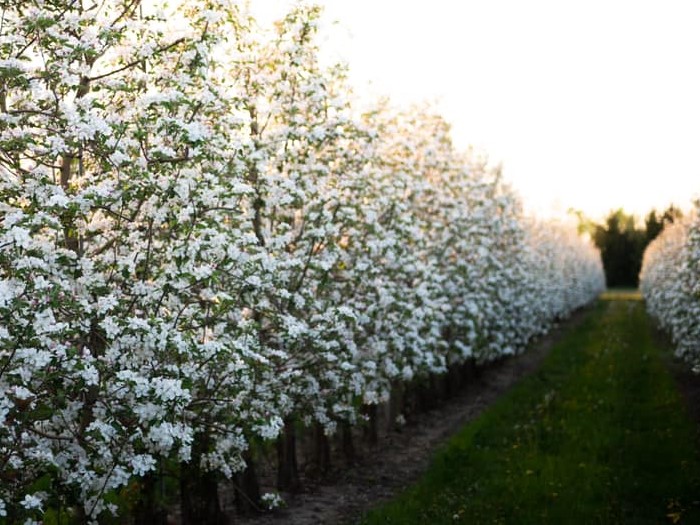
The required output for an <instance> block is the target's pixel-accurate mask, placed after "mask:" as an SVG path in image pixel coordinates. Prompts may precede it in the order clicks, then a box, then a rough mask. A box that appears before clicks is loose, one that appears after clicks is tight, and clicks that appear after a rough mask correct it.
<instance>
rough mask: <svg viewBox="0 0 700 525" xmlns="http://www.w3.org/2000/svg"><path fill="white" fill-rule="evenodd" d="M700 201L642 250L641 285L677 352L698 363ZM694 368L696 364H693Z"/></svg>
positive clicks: (693, 362)
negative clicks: (685, 215)
mask: <svg viewBox="0 0 700 525" xmlns="http://www.w3.org/2000/svg"><path fill="white" fill-rule="evenodd" d="M699 211H700V202H696V203H695V210H694V211H693V212H692V213H690V214H689V215H688V216H687V217H685V218H684V219H682V220H681V221H678V222H675V223H674V224H672V225H669V226H666V228H664V230H663V231H662V232H661V234H660V235H659V236H658V237H657V238H656V239H655V240H654V241H653V242H652V243H651V244H650V245H649V246H648V247H647V249H646V251H645V253H644V260H643V263H642V271H641V273H640V276H639V280H640V288H641V290H642V293H643V295H644V298H645V299H646V303H647V309H648V310H649V312H650V313H651V314H652V315H653V316H654V317H656V318H657V319H658V321H659V323H660V324H661V327H662V328H664V329H665V330H666V331H667V332H668V333H669V334H670V335H671V337H672V339H673V342H674V344H675V346H676V353H677V354H678V356H680V357H682V358H683V359H685V360H686V361H687V362H688V363H689V364H691V365H693V366H694V367H699V366H700V323H698V320H699V319H700V214H699V213H698V212H699ZM695 369H696V370H697V368H695Z"/></svg>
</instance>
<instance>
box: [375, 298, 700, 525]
mask: <svg viewBox="0 0 700 525" xmlns="http://www.w3.org/2000/svg"><path fill="white" fill-rule="evenodd" d="M669 348H670V347H669V345H668V342H667V341H665V340H664V337H663V335H662V334H660V333H659V332H658V331H656V330H655V328H654V326H653V324H652V323H651V321H650V319H649V318H648V316H647V315H646V313H645V311H644V304H643V302H642V301H641V299H640V297H639V296H638V294H635V293H630V292H629V291H625V292H622V293H608V294H604V295H603V296H602V297H601V300H599V301H598V303H597V304H596V305H595V307H594V308H593V309H592V310H591V311H590V312H588V313H587V315H586V318H585V319H584V320H583V322H581V323H579V325H578V326H576V327H574V328H573V329H572V330H570V331H569V332H567V334H566V335H565V336H564V337H563V338H562V339H561V340H560V341H559V342H558V343H557V344H555V345H554V346H553V348H552V349H551V352H549V354H548V355H547V357H546V359H545V360H544V361H543V363H542V366H541V367H540V368H539V369H538V370H537V371H536V372H535V373H534V374H532V375H530V376H529V377H528V378H526V379H525V380H523V381H521V382H520V383H519V384H518V385H517V386H516V387H515V388H513V389H511V390H510V391H509V392H508V393H507V394H505V395H504V396H502V397H501V398H500V399H499V400H498V401H497V402H496V403H494V404H493V406H491V407H490V408H489V410H486V411H485V412H484V413H483V414H482V415H481V416H480V417H479V418H477V419H476V420H475V421H473V422H472V423H470V424H468V425H465V426H464V427H463V428H462V429H461V430H460V431H458V432H457V433H456V434H455V435H454V436H453V437H452V438H450V439H449V441H448V442H447V444H446V445H445V446H444V447H442V448H440V450H439V451H438V452H437V453H436V454H435V456H434V457H433V459H432V461H431V464H430V467H429V468H428V470H427V471H426V473H425V474H424V475H423V476H421V478H420V480H419V481H417V482H416V483H415V484H413V485H412V486H411V487H410V488H409V489H407V490H406V491H404V492H403V493H402V494H401V495H400V496H399V497H397V498H395V499H393V500H392V501H391V502H389V503H387V504H383V505H380V507H379V508H377V509H375V510H373V511H371V512H369V513H368V514H367V515H366V516H365V517H364V521H362V523H363V524H367V525H371V524H379V523H382V524H385V523H394V524H410V523H416V524H418V523H421V524H422V523H430V524H446V523H450V524H452V523H477V524H478V523H517V524H543V523H552V524H555V523H556V524H560V523H564V524H567V523H571V524H579V523H583V524H588V523H592V524H593V523H596V524H598V523H599V524H609V523H610V524H613V523H623V524H627V523H630V524H658V523H688V524H692V523H696V524H697V523H700V454H699V450H698V443H699V442H698V416H700V383H699V381H698V376H694V375H693V374H692V373H690V372H688V370H687V368H684V367H683V366H682V365H681V364H679V363H677V362H674V360H673V358H672V353H671V351H670V349H669Z"/></svg>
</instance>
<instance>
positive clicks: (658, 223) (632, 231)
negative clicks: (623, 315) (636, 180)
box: [575, 204, 682, 288]
mask: <svg viewBox="0 0 700 525" xmlns="http://www.w3.org/2000/svg"><path fill="white" fill-rule="evenodd" d="M575 215H576V216H577V218H578V221H579V231H581V232H586V233H588V234H589V235H590V236H591V238H592V239H593V242H594V243H595V245H596V246H597V247H598V249H599V250H600V253H601V257H602V259H603V267H604V268H605V278H606V282H607V285H608V286H610V287H613V288H614V287H632V288H636V287H637V285H638V283H639V271H640V269H641V266H642V255H643V253H644V250H645V248H646V247H647V245H648V244H649V243H650V242H651V241H652V240H654V238H656V236H657V235H659V233H661V231H663V229H664V227H666V226H667V225H670V224H673V222H674V221H676V220H678V219H680V218H681V217H682V213H681V211H680V210H679V209H678V208H677V207H675V206H674V205H673V204H671V205H670V206H669V207H668V208H667V209H666V210H665V211H664V212H663V213H661V214H658V213H657V211H656V210H652V211H650V212H649V213H648V214H647V215H646V217H645V218H644V228H640V227H638V226H637V220H636V218H635V216H634V215H630V214H627V213H625V211H624V210H622V209H619V210H615V211H611V212H610V213H609V214H608V216H607V217H606V218H605V221H604V222H603V223H602V224H598V223H596V222H594V221H592V220H590V219H587V218H586V217H585V216H584V215H583V213H581V212H575Z"/></svg>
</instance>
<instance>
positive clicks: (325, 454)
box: [311, 423, 331, 475]
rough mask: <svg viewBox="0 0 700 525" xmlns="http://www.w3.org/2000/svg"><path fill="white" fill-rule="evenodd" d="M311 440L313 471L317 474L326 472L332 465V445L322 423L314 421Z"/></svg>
mask: <svg viewBox="0 0 700 525" xmlns="http://www.w3.org/2000/svg"><path fill="white" fill-rule="evenodd" d="M311 440H312V456H311V463H312V465H313V471H314V473H315V474H317V475H323V474H326V473H327V472H328V471H329V470H330V467H331V447H330V442H329V441H328V436H326V432H325V429H324V428H323V425H321V424H320V423H314V426H313V435H312V439H311Z"/></svg>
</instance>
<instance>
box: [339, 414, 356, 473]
mask: <svg viewBox="0 0 700 525" xmlns="http://www.w3.org/2000/svg"><path fill="white" fill-rule="evenodd" d="M340 440H341V449H342V451H343V457H344V458H345V464H346V465H347V466H352V465H354V464H355V461H356V460H357V457H356V456H355V445H354V443H353V439H352V426H351V425H350V423H348V422H347V421H343V422H342V423H341V425H340Z"/></svg>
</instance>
